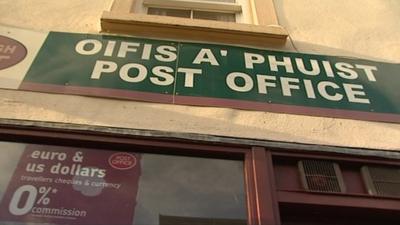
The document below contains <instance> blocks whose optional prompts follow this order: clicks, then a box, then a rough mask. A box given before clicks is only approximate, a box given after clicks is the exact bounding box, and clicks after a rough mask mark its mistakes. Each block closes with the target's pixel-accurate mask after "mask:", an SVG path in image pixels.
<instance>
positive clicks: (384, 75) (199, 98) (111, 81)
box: [19, 32, 400, 123]
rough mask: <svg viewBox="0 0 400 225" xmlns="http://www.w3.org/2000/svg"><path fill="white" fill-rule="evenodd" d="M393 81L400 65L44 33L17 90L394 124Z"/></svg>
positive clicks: (398, 94) (397, 99) (398, 118)
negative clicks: (45, 34) (40, 44)
mask: <svg viewBox="0 0 400 225" xmlns="http://www.w3.org/2000/svg"><path fill="white" fill-rule="evenodd" d="M28 52H29V49H28ZM399 86H400V65H399V64H390V63H383V62H375V61H370V60H362V59H350V58H344V57H334V56H325V55H312V54H300V53H291V52H280V51H270V50H260V49H254V48H243V47H234V46H227V45H215V44H198V43H187V42H174V41H165V40H151V39H139V38H133V37H121V36H110V35H91V34H76V33H60V32H50V33H49V34H48V35H47V36H46V38H45V40H44V43H43V44H42V46H41V48H40V50H39V51H38V54H37V56H36V57H35V58H34V60H33V62H32V64H31V66H30V67H29V70H28V71H27V73H26V75H25V76H24V78H23V80H22V83H21V84H20V86H19V89H22V90H31V91H41V92H51V93H66V94H77V95H88V96H100V97H110V98H121V99H132V100H142V101H151V102H162V103H171V104H184V105H199V106H217V107H229V108H238V109H246V110H259V111H269V112H280V113H292V114H302V115H312V116H326V117H339V118H351V119H361V120H372V121H386V122H397V123H398V122H400V91H398V90H399Z"/></svg>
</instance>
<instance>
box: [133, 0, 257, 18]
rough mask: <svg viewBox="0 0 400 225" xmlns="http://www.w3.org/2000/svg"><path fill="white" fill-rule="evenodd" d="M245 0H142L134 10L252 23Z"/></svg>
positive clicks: (151, 13) (149, 13)
mask: <svg viewBox="0 0 400 225" xmlns="http://www.w3.org/2000/svg"><path fill="white" fill-rule="evenodd" d="M247 2H248V1H246V0H143V1H137V3H136V7H135V12H136V13H141V14H148V15H158V16H172V17H180V18H188V19H202V20H214V21H223V22H238V23H252V21H251V18H250V11H249V6H248V4H247Z"/></svg>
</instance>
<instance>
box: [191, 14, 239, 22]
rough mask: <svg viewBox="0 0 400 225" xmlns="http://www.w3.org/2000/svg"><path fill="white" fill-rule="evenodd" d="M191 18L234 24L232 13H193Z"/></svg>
mask: <svg viewBox="0 0 400 225" xmlns="http://www.w3.org/2000/svg"><path fill="white" fill-rule="evenodd" d="M193 18H194V19H203V20H217V21H225V22H235V14H233V13H220V12H205V11H193Z"/></svg>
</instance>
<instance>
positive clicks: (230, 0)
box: [187, 0, 236, 3]
mask: <svg viewBox="0 0 400 225" xmlns="http://www.w3.org/2000/svg"><path fill="white" fill-rule="evenodd" d="M187 1H193V0H187ZM194 1H202V2H229V3H235V2H236V0H194Z"/></svg>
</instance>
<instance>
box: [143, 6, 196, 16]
mask: <svg viewBox="0 0 400 225" xmlns="http://www.w3.org/2000/svg"><path fill="white" fill-rule="evenodd" d="M147 14H149V15H158V16H173V17H182V18H190V10H183V9H163V8H148V10H147Z"/></svg>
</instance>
